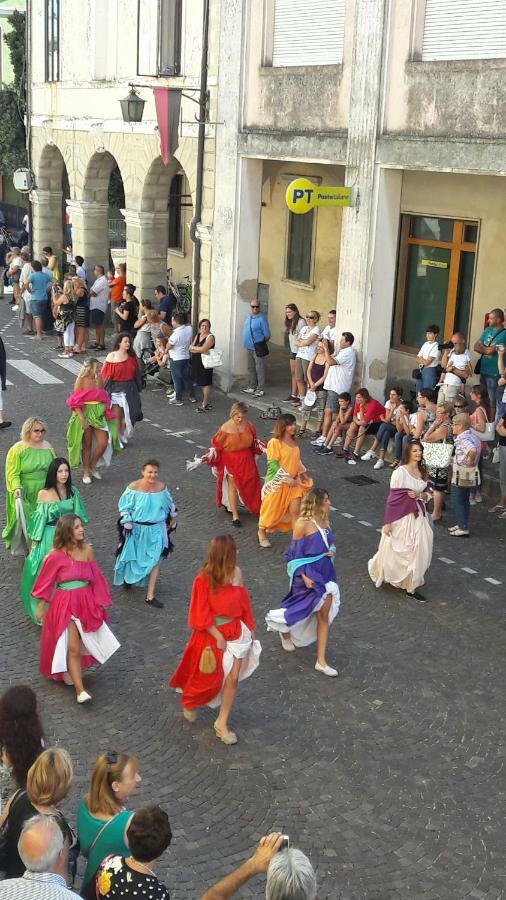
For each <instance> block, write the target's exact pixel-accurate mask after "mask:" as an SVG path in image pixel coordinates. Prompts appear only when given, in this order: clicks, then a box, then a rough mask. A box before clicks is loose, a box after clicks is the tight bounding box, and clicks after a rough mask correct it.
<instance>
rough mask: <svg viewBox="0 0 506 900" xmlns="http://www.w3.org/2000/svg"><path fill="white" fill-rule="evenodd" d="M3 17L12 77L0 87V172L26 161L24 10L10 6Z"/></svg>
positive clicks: (21, 164) (6, 171)
mask: <svg viewBox="0 0 506 900" xmlns="http://www.w3.org/2000/svg"><path fill="white" fill-rule="evenodd" d="M7 21H8V22H9V24H10V26H11V29H12V30H11V31H9V32H8V33H7V34H5V35H4V38H3V39H4V41H5V43H6V44H7V46H8V48H9V51H10V55H11V63H12V69H13V72H14V81H13V82H12V84H9V85H2V89H1V90H0V174H1V175H10V174H11V173H12V172H14V170H15V169H17V168H19V167H20V166H25V165H26V150H25V124H24V116H25V111H26V85H25V74H26V72H25V13H23V12H19V10H14V12H13V13H12V14H11V15H10V16H9V18H8V20H7Z"/></svg>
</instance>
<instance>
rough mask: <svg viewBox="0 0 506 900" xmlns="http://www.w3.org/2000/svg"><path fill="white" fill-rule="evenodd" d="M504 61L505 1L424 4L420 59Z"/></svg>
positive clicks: (439, 0) (428, 0)
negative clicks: (499, 59)
mask: <svg viewBox="0 0 506 900" xmlns="http://www.w3.org/2000/svg"><path fill="white" fill-rule="evenodd" d="M501 57H506V0H452V2H451V3H449V2H448V0H426V7H425V25H424V34H423V49H422V59H427V60H429V59H498V58H501Z"/></svg>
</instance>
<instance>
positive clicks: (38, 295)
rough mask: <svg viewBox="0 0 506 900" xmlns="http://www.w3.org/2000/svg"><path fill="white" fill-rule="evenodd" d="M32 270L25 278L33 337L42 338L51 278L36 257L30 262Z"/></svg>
mask: <svg viewBox="0 0 506 900" xmlns="http://www.w3.org/2000/svg"><path fill="white" fill-rule="evenodd" d="M32 269H33V271H32V272H31V274H30V275H29V276H28V278H27V280H26V281H27V284H28V285H29V286H30V287H29V290H30V293H31V304H30V305H31V310H32V316H33V324H34V325H35V334H34V335H33V337H34V338H36V339H37V340H39V341H41V340H42V327H43V324H44V316H45V314H46V311H47V308H48V296H47V289H48V286H49V285H50V284H51V282H52V280H53V276H52V275H48V273H47V272H43V271H42V263H41V262H39V260H38V259H34V261H33V263H32Z"/></svg>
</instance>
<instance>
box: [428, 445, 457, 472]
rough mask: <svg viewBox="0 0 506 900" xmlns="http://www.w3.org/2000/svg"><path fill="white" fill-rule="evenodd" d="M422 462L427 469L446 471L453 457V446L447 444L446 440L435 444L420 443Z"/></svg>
mask: <svg viewBox="0 0 506 900" xmlns="http://www.w3.org/2000/svg"><path fill="white" fill-rule="evenodd" d="M422 447H423V461H424V463H425V464H426V465H427V466H428V467H429V469H447V468H448V466H449V465H450V463H451V460H452V456H453V444H450V443H447V441H446V438H445V439H444V440H443V441H442V442H441V443H437V444H430V443H428V442H426V441H422Z"/></svg>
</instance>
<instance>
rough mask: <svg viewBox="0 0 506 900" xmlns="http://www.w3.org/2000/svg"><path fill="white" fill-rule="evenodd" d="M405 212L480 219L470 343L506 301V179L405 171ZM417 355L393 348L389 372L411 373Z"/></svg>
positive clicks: (406, 374)
mask: <svg viewBox="0 0 506 900" xmlns="http://www.w3.org/2000/svg"><path fill="white" fill-rule="evenodd" d="M401 211H402V212H405V213H417V214H426V215H431V216H449V217H451V218H459V219H475V220H478V221H479V223H480V229H479V240H478V249H477V254H476V268H475V283H474V293H473V302H472V310H471V319H470V328H469V344H470V345H471V346H472V345H473V344H474V342H475V341H476V339H477V337H478V336H479V334H480V332H481V331H482V329H483V319H484V316H485V313H486V312H488V311H489V310H491V309H493V308H494V307H500V308H504V307H505V306H506V288H505V285H506V254H505V253H504V222H505V221H506V179H505V178H499V177H497V178H494V177H491V176H480V175H447V174H442V173H435V172H405V173H404V175H403V181H402V196H401ZM412 368H413V357H412V356H411V355H409V354H407V353H400V352H397V351H391V352H390V365H389V370H390V373H391V374H392V375H393V374H399V375H402V376H404V377H409V373H410V371H411V369H412Z"/></svg>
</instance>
